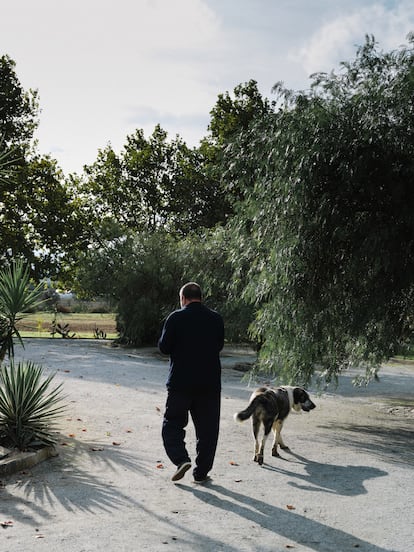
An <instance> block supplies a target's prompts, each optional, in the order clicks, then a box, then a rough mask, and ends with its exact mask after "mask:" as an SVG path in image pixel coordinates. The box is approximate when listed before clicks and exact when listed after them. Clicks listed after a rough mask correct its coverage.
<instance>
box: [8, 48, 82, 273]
mask: <svg viewBox="0 0 414 552" xmlns="http://www.w3.org/2000/svg"><path fill="white" fill-rule="evenodd" d="M38 112H39V106H38V101H37V93H36V92H34V91H32V90H29V91H28V92H25V91H24V90H23V88H22V86H21V84H20V82H19V80H18V78H17V76H16V73H15V63H14V62H13V61H12V60H10V58H8V57H7V56H3V57H0V226H1V233H0V266H4V265H6V264H7V263H8V262H9V261H10V259H11V258H24V259H25V260H26V261H27V262H28V263H29V264H30V266H31V269H32V272H33V274H34V275H35V277H36V278H37V279H40V278H41V277H43V276H52V275H53V273H54V272H55V273H56V272H57V271H58V270H59V268H60V265H61V264H62V263H63V262H66V263H70V260H71V259H72V256H73V253H74V250H79V249H82V248H84V247H86V238H87V237H89V234H90V230H91V227H92V226H91V225H89V224H88V222H89V219H86V218H85V217H86V214H85V209H84V205H83V203H82V200H81V199H79V197H78V196H77V190H76V189H73V188H71V185H70V183H67V182H65V181H64V178H63V175H62V172H61V170H60V169H59V168H58V166H57V164H56V161H54V160H52V159H51V158H50V157H48V156H41V155H39V154H37V153H36V144H35V142H34V141H33V134H34V131H35V129H36V127H37V119H38Z"/></svg>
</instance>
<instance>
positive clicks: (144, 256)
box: [117, 232, 181, 346]
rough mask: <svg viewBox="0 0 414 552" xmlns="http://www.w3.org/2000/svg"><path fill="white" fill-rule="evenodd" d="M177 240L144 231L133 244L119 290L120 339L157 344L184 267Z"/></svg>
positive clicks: (118, 316)
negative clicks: (177, 249)
mask: <svg viewBox="0 0 414 552" xmlns="http://www.w3.org/2000/svg"><path fill="white" fill-rule="evenodd" d="M174 246H175V240H174V239H173V238H171V237H169V236H168V235H167V234H164V233H161V232H157V233H153V234H147V235H145V234H141V235H139V236H137V237H136V238H135V240H134V241H133V243H132V250H131V255H130V259H129V263H130V266H131V270H130V271H128V273H126V274H125V277H124V278H123V282H122V287H121V289H120V290H119V296H120V300H119V304H118V314H117V330H118V332H119V334H120V338H119V340H120V342H121V343H126V344H128V345H134V346H141V345H154V344H155V343H156V342H157V339H158V337H159V335H160V332H161V325H162V320H163V319H164V318H165V317H166V315H167V314H168V312H169V311H170V310H172V308H174V307H175V305H176V298H178V289H179V287H180V282H181V279H180V277H181V267H180V264H179V259H178V258H177V255H176V253H175V247H174Z"/></svg>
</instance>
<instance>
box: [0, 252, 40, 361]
mask: <svg viewBox="0 0 414 552" xmlns="http://www.w3.org/2000/svg"><path fill="white" fill-rule="evenodd" d="M29 284H30V274H29V268H28V267H27V266H26V265H25V264H24V263H23V261H21V260H17V261H14V262H13V263H12V264H11V265H10V266H8V267H6V268H3V269H2V270H0V363H1V362H2V361H3V360H4V357H5V356H6V353H7V354H8V356H9V357H12V356H13V354H14V348H13V338H14V337H16V338H17V339H18V340H19V342H20V343H21V344H22V345H23V342H22V339H21V337H20V333H19V331H18V329H17V327H16V324H17V322H18V321H19V320H21V319H22V318H24V316H25V312H27V311H28V310H29V309H33V308H35V307H36V306H38V305H39V304H40V303H41V302H42V298H41V294H42V289H43V286H42V284H39V285H37V286H36V287H35V288H33V289H30V287H29Z"/></svg>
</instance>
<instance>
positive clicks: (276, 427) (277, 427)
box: [272, 420, 290, 456]
mask: <svg viewBox="0 0 414 552" xmlns="http://www.w3.org/2000/svg"><path fill="white" fill-rule="evenodd" d="M282 428H283V421H282V420H276V422H275V423H274V424H273V431H274V435H275V438H274V441H273V448H272V456H279V453H278V452H277V445H280V448H281V449H283V450H290V449H289V447H288V446H287V445H285V443H284V442H283V439H282V435H281V433H282Z"/></svg>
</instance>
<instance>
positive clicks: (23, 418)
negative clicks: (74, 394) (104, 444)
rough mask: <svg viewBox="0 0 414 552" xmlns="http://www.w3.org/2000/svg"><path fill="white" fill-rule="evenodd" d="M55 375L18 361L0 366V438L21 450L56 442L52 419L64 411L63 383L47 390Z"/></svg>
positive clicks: (31, 364) (55, 418) (29, 363)
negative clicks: (44, 372) (47, 374)
mask: <svg viewBox="0 0 414 552" xmlns="http://www.w3.org/2000/svg"><path fill="white" fill-rule="evenodd" d="M53 378H54V374H51V375H49V376H47V377H43V368H42V366H39V365H36V364H34V363H32V362H19V363H18V364H17V365H15V364H14V362H13V360H11V362H10V366H8V367H6V366H3V367H2V368H1V369H0V441H2V442H4V443H5V444H8V445H10V446H15V447H17V448H19V449H20V450H26V449H27V448H29V447H33V446H39V445H53V444H54V443H55V442H56V439H55V437H54V434H53V433H54V432H55V431H56V427H55V422H56V420H57V419H58V418H59V417H60V416H61V415H62V414H63V411H64V410H65V408H66V405H65V404H63V403H62V400H63V396H62V384H59V385H58V386H56V387H55V388H54V389H50V384H51V383H52V380H53Z"/></svg>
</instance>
